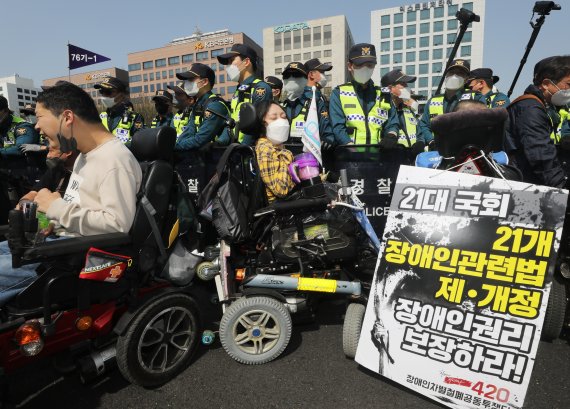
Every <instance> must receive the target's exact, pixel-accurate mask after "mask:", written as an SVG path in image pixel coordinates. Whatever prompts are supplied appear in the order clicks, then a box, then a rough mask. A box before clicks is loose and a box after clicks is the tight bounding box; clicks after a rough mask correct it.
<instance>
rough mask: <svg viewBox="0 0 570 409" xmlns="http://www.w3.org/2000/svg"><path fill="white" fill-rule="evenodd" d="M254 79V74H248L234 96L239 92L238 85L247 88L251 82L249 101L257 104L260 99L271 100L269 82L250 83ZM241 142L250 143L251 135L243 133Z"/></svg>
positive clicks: (251, 141) (251, 140) (251, 142)
mask: <svg viewBox="0 0 570 409" xmlns="http://www.w3.org/2000/svg"><path fill="white" fill-rule="evenodd" d="M255 80H256V78H255V76H254V75H250V76H249V77H247V78H246V79H245V80H243V82H241V83H240V84H239V85H238V87H237V89H236V92H235V94H234V97H236V95H237V94H238V93H239V91H240V87H243V88H247V87H248V86H249V85H250V84H251V85H252V86H251V88H252V89H251V103H252V104H253V105H257V104H259V103H260V102H262V101H271V100H272V99H273V94H272V91H271V87H270V86H269V84H267V83H266V82H265V81H257V82H256V83H255V84H252V83H253V82H254V81H255ZM238 107H239V105H238ZM238 109H239V108H238ZM236 136H237V135H236ZM241 143H243V144H245V145H252V144H253V137H252V136H251V135H247V134H244V136H243V140H242V141H241Z"/></svg>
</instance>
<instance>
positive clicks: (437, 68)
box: [431, 62, 443, 72]
mask: <svg viewBox="0 0 570 409" xmlns="http://www.w3.org/2000/svg"><path fill="white" fill-rule="evenodd" d="M442 68H443V64H442V63H440V62H434V63H433V64H432V65H431V71H432V72H441V70H442Z"/></svg>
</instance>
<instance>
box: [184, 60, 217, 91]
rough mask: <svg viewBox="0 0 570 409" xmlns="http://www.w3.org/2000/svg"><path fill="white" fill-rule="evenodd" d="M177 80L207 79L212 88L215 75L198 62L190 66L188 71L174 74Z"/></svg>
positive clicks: (214, 82)
mask: <svg viewBox="0 0 570 409" xmlns="http://www.w3.org/2000/svg"><path fill="white" fill-rule="evenodd" d="M176 78H178V79H179V80H193V79H194V78H207V79H208V81H210V85H211V86H212V87H213V86H214V85H215V84H216V73H215V72H214V70H213V69H211V68H210V67H208V66H207V65H206V64H201V63H199V62H197V63H194V64H192V66H191V67H190V70H189V71H186V72H180V73H178V74H176Z"/></svg>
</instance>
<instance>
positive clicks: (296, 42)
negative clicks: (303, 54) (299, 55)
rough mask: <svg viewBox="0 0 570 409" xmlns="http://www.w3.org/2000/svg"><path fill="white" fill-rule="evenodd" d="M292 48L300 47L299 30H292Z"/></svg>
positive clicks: (297, 48)
mask: <svg viewBox="0 0 570 409" xmlns="http://www.w3.org/2000/svg"><path fill="white" fill-rule="evenodd" d="M293 48H294V49H295V50H299V49H300V48H301V31H300V30H296V31H293Z"/></svg>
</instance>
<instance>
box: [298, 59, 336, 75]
mask: <svg viewBox="0 0 570 409" xmlns="http://www.w3.org/2000/svg"><path fill="white" fill-rule="evenodd" d="M305 67H307V72H309V71H320V72H325V71H330V70H332V68H333V67H332V65H330V64H326V63H322V62H320V61H319V59H318V58H313V59H312V60H309V61H307V62H306V63H305Z"/></svg>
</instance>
